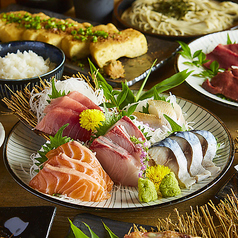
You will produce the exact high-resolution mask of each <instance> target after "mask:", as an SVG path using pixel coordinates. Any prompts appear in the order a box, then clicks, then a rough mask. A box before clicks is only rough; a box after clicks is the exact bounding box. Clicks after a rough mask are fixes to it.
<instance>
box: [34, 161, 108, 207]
mask: <svg viewBox="0 0 238 238" xmlns="http://www.w3.org/2000/svg"><path fill="white" fill-rule="evenodd" d="M30 186H31V187H33V188H35V189H37V190H38V191H40V192H43V193H47V194H50V195H54V194H63V195H67V196H68V197H71V198H74V199H80V200H82V201H93V202H98V201H102V200H105V199H108V198H109V197H110V194H109V193H108V192H107V190H105V189H104V188H103V187H102V186H101V185H100V184H99V183H98V182H97V180H96V179H94V178H93V177H91V176H89V175H87V174H85V173H82V172H79V171H77V170H74V169H70V168H67V167H54V166H52V165H50V164H47V163H46V164H45V165H44V167H43V169H42V170H40V172H39V173H38V174H37V175H36V176H35V177H34V178H33V179H32V180H31V181H30Z"/></svg>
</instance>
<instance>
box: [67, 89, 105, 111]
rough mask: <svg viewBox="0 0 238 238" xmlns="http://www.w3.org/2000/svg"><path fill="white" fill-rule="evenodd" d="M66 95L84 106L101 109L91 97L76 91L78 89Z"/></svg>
mask: <svg viewBox="0 0 238 238" xmlns="http://www.w3.org/2000/svg"><path fill="white" fill-rule="evenodd" d="M67 97H70V98H72V99H74V100H76V101H78V102H80V103H82V104H83V105H84V106H86V107H87V108H89V109H98V110H101V108H100V107H99V106H98V105H97V104H96V103H94V102H93V101H92V100H91V99H89V98H88V97H86V96H85V95H83V94H82V93H80V92H78V91H73V92H70V93H69V94H68V95H67Z"/></svg>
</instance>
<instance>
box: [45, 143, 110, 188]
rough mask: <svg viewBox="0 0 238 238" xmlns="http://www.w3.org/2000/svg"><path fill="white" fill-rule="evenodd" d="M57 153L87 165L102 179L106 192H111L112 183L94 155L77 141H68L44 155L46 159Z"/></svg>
mask: <svg viewBox="0 0 238 238" xmlns="http://www.w3.org/2000/svg"><path fill="white" fill-rule="evenodd" d="M59 153H64V154H66V155H67V156H68V157H70V158H72V159H77V160H80V161H81V162H85V163H88V164H89V165H90V166H91V167H92V168H93V169H95V171H96V172H97V173H98V174H99V175H100V176H101V177H102V178H103V179H104V181H105V182H106V184H107V189H108V191H111V190H112V187H113V181H112V180H111V178H110V177H109V176H108V174H107V173H106V172H105V170H104V169H103V168H102V166H101V164H100V163H99V161H98V159H97V158H96V156H95V154H94V153H93V152H92V151H91V150H90V149H88V148H87V147H86V146H83V145H82V144H80V143H79V142H77V141H70V142H68V143H65V144H63V145H61V146H59V147H57V148H56V149H54V150H51V151H49V152H48V153H47V154H46V157H47V158H48V159H50V158H52V157H54V156H56V155H58V154H59Z"/></svg>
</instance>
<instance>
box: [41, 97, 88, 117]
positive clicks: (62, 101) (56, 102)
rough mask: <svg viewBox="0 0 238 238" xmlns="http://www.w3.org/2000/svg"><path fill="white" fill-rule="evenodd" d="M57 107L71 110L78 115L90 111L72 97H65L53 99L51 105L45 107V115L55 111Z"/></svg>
mask: <svg viewBox="0 0 238 238" xmlns="http://www.w3.org/2000/svg"><path fill="white" fill-rule="evenodd" d="M55 107H61V108H66V109H71V110H73V111H75V112H78V113H81V112H82V111H83V110H86V109H88V108H87V107H86V106H85V105H83V104H82V103H80V102H78V101H76V100H74V99H72V98H70V97H67V96H63V97H59V98H55V99H52V100H51V101H50V104H49V105H47V106H46V107H45V109H44V113H48V112H49V111H50V110H52V109H54V108H55Z"/></svg>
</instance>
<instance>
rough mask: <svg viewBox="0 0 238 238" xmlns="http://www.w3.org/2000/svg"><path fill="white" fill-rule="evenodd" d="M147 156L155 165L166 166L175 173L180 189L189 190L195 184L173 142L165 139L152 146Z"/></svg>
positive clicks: (182, 154) (180, 151) (185, 162)
mask: <svg viewBox="0 0 238 238" xmlns="http://www.w3.org/2000/svg"><path fill="white" fill-rule="evenodd" d="M148 154H149V156H150V158H151V159H152V160H154V162H155V163H156V164H160V165H165V166H168V167H169V168H170V169H171V171H173V172H174V173H175V175H176V177H177V179H178V180H179V183H180V185H181V186H182V187H186V188H189V187H191V186H192V185H193V184H195V183H196V179H195V178H193V177H191V176H190V174H189V172H188V168H187V159H186V157H185V156H184V153H183V151H182V149H181V148H180V146H179V144H178V143H177V142H176V141H175V140H172V139H170V138H165V139H164V140H162V141H160V142H157V143H155V144H153V145H152V147H151V148H150V149H149V151H148Z"/></svg>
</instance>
